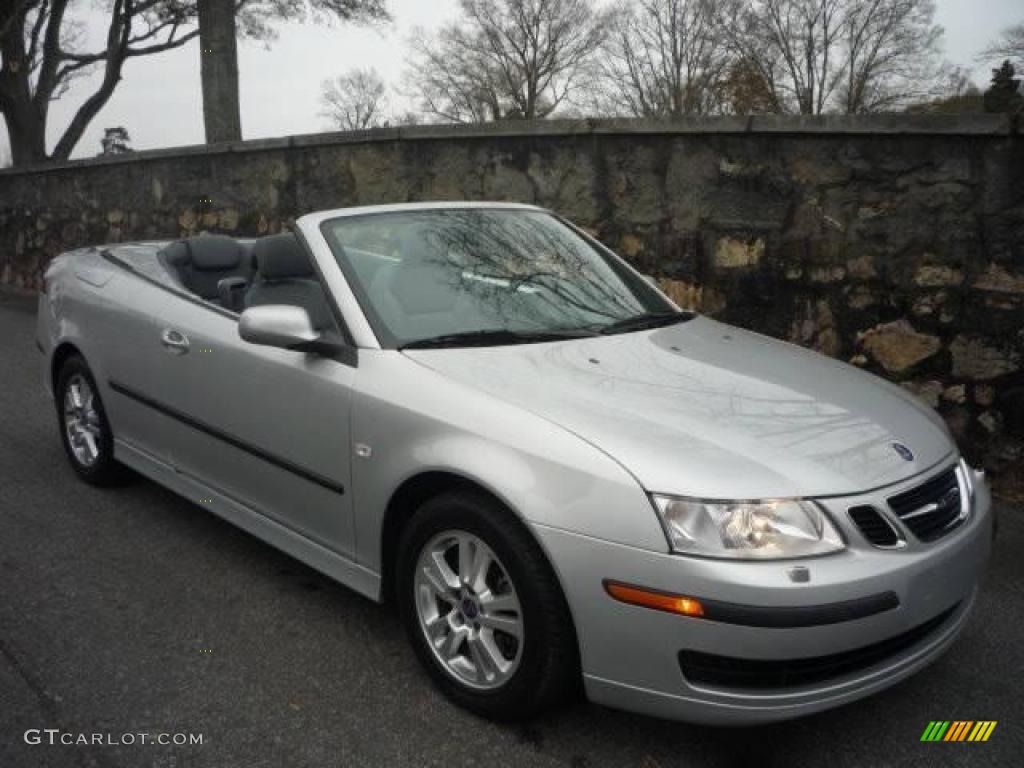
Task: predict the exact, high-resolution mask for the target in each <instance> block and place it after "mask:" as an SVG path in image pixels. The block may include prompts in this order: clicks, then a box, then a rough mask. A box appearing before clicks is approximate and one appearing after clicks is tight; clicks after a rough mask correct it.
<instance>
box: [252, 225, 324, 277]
mask: <svg viewBox="0 0 1024 768" xmlns="http://www.w3.org/2000/svg"><path fill="white" fill-rule="evenodd" d="M252 257H253V260H254V262H255V264H256V272H257V274H258V275H259V276H260V277H261V278H262V279H264V280H283V279H286V278H289V277H312V276H313V265H312V264H311V263H310V261H309V255H308V254H307V253H306V250H305V249H304V248H303V247H302V244H301V243H300V242H299V240H298V238H297V237H295V235H294V234H292V233H291V232H282V233H281V234H279V235H268V236H267V237H261V238H260V239H259V240H257V241H256V244H255V245H254V246H253V249H252Z"/></svg>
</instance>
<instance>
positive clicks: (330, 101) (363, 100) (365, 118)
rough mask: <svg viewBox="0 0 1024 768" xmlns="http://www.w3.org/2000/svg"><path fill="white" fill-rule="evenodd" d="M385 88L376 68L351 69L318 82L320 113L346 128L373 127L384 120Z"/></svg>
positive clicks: (343, 128)
mask: <svg viewBox="0 0 1024 768" xmlns="http://www.w3.org/2000/svg"><path fill="white" fill-rule="evenodd" d="M387 95H388V89H387V86H386V85H385V84H384V79H383V78H382V77H381V76H380V73H379V72H377V70H376V69H373V68H368V69H350V70H349V71H347V72H345V73H344V74H341V75H338V76H337V77H335V78H334V79H332V80H324V81H323V83H322V84H321V94H320V103H321V105H322V106H323V108H324V110H323V112H321V113H320V114H321V115H322V116H324V117H326V118H328V119H329V120H330V121H331V123H332V124H333V125H335V126H337V127H338V128H341V129H342V130H345V131H362V130H365V129H366V128H375V127H377V126H379V125H380V124H381V123H382V122H383V121H384V113H385V110H386V109H387Z"/></svg>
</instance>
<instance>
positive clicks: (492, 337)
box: [399, 329, 596, 349]
mask: <svg viewBox="0 0 1024 768" xmlns="http://www.w3.org/2000/svg"><path fill="white" fill-rule="evenodd" d="M595 335H596V334H595V333H594V332H593V331H582V330H581V331H510V330H507V329H496V330H487V331H464V332H463V333H446V334H443V335H441V336H430V337H429V338H426V339H416V340H415V341H410V342H407V343H405V344H402V345H401V346H400V347H399V349H431V348H441V347H490V346H502V345H506V344H534V343H537V342H541V341H564V340H566V339H582V338H586V337H589V336H595Z"/></svg>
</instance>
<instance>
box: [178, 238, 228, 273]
mask: <svg viewBox="0 0 1024 768" xmlns="http://www.w3.org/2000/svg"><path fill="white" fill-rule="evenodd" d="M244 256H245V247H244V246H243V245H242V244H241V243H239V242H238V241H237V240H235V239H234V238H231V237H227V236H225V235H201V236H200V237H190V238H188V239H187V240H179V241H178V242H176V243H171V244H170V245H169V246H167V247H166V248H165V249H164V257H165V258H166V259H167V261H168V262H170V263H171V264H173V265H174V266H176V267H183V266H185V265H187V264H188V265H191V266H192V269H195V270H198V271H200V272H206V271H211V272H212V271H214V270H223V269H234V268H235V267H237V266H238V265H239V264H241V263H242V259H243V257H244Z"/></svg>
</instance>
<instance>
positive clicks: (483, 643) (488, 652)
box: [470, 632, 512, 677]
mask: <svg viewBox="0 0 1024 768" xmlns="http://www.w3.org/2000/svg"><path fill="white" fill-rule="evenodd" d="M470 651H471V652H472V653H473V661H474V662H475V663H476V664H477V668H478V669H480V668H481V665H482V668H483V669H484V670H485V672H487V673H488V675H487V676H488V677H493V676H500V677H504V676H505V675H507V674H508V671H509V669H510V668H511V667H512V662H511V661H509V660H508V659H506V658H505V656H504V655H503V654H502V652H501V650H500V649H499V648H498V645H497V643H495V642H494V635H493V634H492V633H490V632H481V633H480V634H478V635H477V636H476V637H475V638H473V640H471V641H470Z"/></svg>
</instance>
